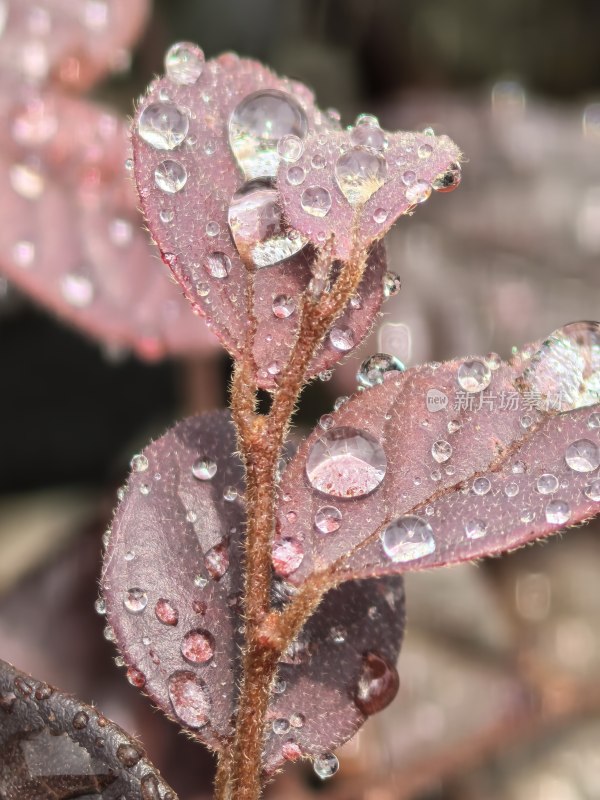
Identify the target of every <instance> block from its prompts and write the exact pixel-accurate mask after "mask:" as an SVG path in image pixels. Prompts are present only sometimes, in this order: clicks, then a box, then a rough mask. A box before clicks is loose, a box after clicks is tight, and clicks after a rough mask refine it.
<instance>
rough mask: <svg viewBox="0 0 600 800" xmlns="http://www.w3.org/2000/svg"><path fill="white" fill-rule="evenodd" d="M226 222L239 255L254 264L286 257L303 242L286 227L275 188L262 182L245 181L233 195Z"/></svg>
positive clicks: (267, 264)
mask: <svg viewBox="0 0 600 800" xmlns="http://www.w3.org/2000/svg"><path fill="white" fill-rule="evenodd" d="M228 221H229V228H230V230H231V235H232V236H233V239H234V241H235V244H236V247H237V250H238V252H239V254H240V256H241V257H242V259H243V260H244V261H246V262H250V263H252V264H254V266H256V267H269V266H271V265H272V264H278V263H279V262H280V261H284V260H285V259H287V258H290V257H291V256H293V255H295V254H296V253H298V252H299V251H300V250H301V249H302V248H303V247H304V245H305V244H306V241H307V240H306V237H304V236H301V235H300V234H299V233H298V231H296V230H290V229H289V228H288V227H287V224H286V223H285V220H284V218H283V214H282V211H281V205H280V202H279V195H278V193H277V190H276V189H274V188H273V187H272V186H270V185H268V184H266V183H265V182H263V181H256V180H255V181H249V182H248V183H246V184H245V185H244V186H243V187H242V188H241V189H240V190H239V191H237V192H236V193H235V194H234V195H233V197H232V199H231V203H230V205H229V211H228Z"/></svg>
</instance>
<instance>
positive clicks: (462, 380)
mask: <svg viewBox="0 0 600 800" xmlns="http://www.w3.org/2000/svg"><path fill="white" fill-rule="evenodd" d="M456 377H457V380H458V384H459V386H460V388H461V389H464V391H465V392H469V393H471V394H474V393H478V392H482V391H483V390H484V389H487V387H488V386H489V385H490V382H491V380H492V371H491V370H490V368H489V367H488V365H487V364H485V363H484V362H483V361H479V360H478V359H473V360H472V361H463V363H462V364H461V365H460V367H459V368H458V373H457V376H456Z"/></svg>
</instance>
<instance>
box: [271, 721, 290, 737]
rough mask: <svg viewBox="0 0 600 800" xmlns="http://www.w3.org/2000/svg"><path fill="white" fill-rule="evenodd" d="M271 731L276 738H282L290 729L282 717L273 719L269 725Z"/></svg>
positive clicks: (287, 722)
mask: <svg viewBox="0 0 600 800" xmlns="http://www.w3.org/2000/svg"><path fill="white" fill-rule="evenodd" d="M271 728H272V729H273V733H274V734H276V735H277V736H283V735H284V734H286V733H287V732H288V731H289V729H290V723H289V721H288V720H287V719H285V718H284V717H280V718H279V719H274V720H273V723H272V725H271Z"/></svg>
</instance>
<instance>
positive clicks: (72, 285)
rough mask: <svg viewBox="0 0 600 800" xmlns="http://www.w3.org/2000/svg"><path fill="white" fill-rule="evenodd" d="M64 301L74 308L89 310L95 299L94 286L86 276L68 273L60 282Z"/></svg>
mask: <svg viewBox="0 0 600 800" xmlns="http://www.w3.org/2000/svg"><path fill="white" fill-rule="evenodd" d="M60 291H61V294H62V296H63V297H64V299H65V300H66V301H67V303H69V305H71V306H73V307H74V308H87V307H88V306H89V305H90V303H91V302H92V300H93V299H94V294H95V289H94V284H93V283H92V282H91V280H90V279H89V278H88V277H87V276H86V275H81V274H78V273H75V272H67V274H66V275H63V277H62V278H61V281H60Z"/></svg>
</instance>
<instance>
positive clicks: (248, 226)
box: [133, 44, 385, 387]
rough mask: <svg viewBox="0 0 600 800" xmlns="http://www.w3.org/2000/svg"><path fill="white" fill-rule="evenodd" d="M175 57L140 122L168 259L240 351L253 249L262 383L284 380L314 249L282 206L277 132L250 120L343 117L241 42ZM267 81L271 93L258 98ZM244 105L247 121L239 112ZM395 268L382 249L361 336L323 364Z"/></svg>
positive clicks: (140, 144)
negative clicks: (225, 49)
mask: <svg viewBox="0 0 600 800" xmlns="http://www.w3.org/2000/svg"><path fill="white" fill-rule="evenodd" d="M166 69H167V76H166V77H164V78H161V79H160V80H158V81H155V82H154V83H153V84H152V85H151V86H150V89H149V91H148V95H147V96H146V97H145V98H144V100H143V101H142V104H141V105H140V108H139V109H138V113H137V116H136V121H135V125H134V130H133V145H134V158H135V170H136V179H137V184H138V189H139V192H140V197H141V201H142V207H143V211H144V213H145V215H146V218H147V220H148V225H149V227H150V230H151V232H152V235H153V236H154V238H155V239H156V241H157V243H158V245H159V247H160V250H161V253H162V257H163V259H164V261H165V262H166V263H167V264H168V265H169V267H170V269H171V271H172V272H173V274H174V275H175V277H176V278H177V280H178V281H179V282H180V283H181V284H182V286H183V287H184V290H185V293H186V295H187V297H188V299H189V300H190V302H191V303H192V305H193V306H194V307H195V308H196V309H198V310H199V311H200V312H201V313H202V314H204V315H206V316H207V319H208V322H209V324H210V325H211V326H212V327H213V328H214V330H215V332H216V333H217V334H218V336H219V337H220V338H221V339H222V341H223V343H224V344H225V346H226V347H227V349H228V350H229V351H230V352H231V353H232V354H233V355H234V356H239V354H240V353H241V351H242V350H244V347H245V341H246V325H247V317H248V314H247V311H246V291H247V288H248V285H249V280H250V278H249V273H248V270H247V268H246V266H244V260H245V261H246V262H247V263H250V262H252V263H251V266H252V268H253V269H254V268H255V278H254V281H255V296H256V298H257V300H256V303H255V307H254V313H255V316H256V318H257V323H258V331H257V336H256V344H255V348H254V354H253V355H254V358H255V361H256V362H257V368H258V377H259V380H260V383H261V385H263V386H265V387H269V386H271V387H272V386H273V385H274V384H275V383H276V375H277V372H278V369H279V368H280V366H281V365H282V364H283V363H285V361H286V360H287V356H288V354H289V349H290V347H291V345H292V343H293V341H294V333H295V331H296V329H297V325H298V314H297V313H296V308H297V306H298V304H299V297H300V295H301V293H302V292H303V291H304V290H305V289H306V287H307V285H308V282H309V280H310V277H311V272H310V267H311V263H312V261H313V260H314V250H313V249H311V248H310V247H308V246H304V244H305V242H304V240H303V239H302V237H300V236H298V235H297V233H296V232H295V231H290V229H289V227H288V225H287V223H286V222H285V220H283V219H282V218H281V212H280V203H279V199H278V195H277V192H276V191H275V189H274V188H273V181H274V178H275V175H276V172H277V164H278V162H279V160H280V157H279V155H278V151H277V149H276V147H277V140H276V139H272V140H269V144H268V145H266V144H265V140H263V141H262V143H260V142H259V141H258V140H257V139H253V138H252V137H250V136H248V135H245V134H243V131H244V130H247V126H249V125H257V126H259V127H260V126H261V125H262V126H263V130H264V129H265V119H269V117H268V115H269V114H271V119H270V121H272V122H273V121H274V125H275V131H276V134H275V135H276V136H277V137H281V136H282V133H283V132H287V131H295V132H296V133H297V134H298V135H299V137H302V136H304V135H305V133H306V132H307V131H314V132H317V133H320V134H322V135H328V134H329V133H330V132H331V130H332V129H333V128H334V123H333V122H332V120H331V119H329V118H328V117H326V116H323V115H322V114H321V112H320V111H318V109H316V107H315V106H314V100H313V96H312V94H311V93H310V92H309V90H308V89H307V88H306V87H304V86H302V85H301V84H299V83H295V82H293V81H289V80H287V79H285V78H279V77H278V76H276V75H275V74H273V73H272V72H270V71H269V70H267V69H266V68H265V67H263V66H261V65H260V64H258V63H257V62H254V61H248V60H243V59H239V58H238V57H237V56H235V55H234V54H231V53H228V54H226V55H223V56H221V57H220V58H218V59H216V60H213V61H210V62H208V63H207V64H205V63H204V56H203V54H202V51H201V50H199V49H198V48H196V47H194V46H193V45H185V44H184V45H175V47H174V48H172V49H171V51H170V52H169V53H168V54H167V57H166ZM258 91H261V92H263V95H262V96H261V98H262V99H260V100H258V101H254V100H253V98H250V100H248V98H249V97H250V95H253V93H254V92H258ZM254 102H256V106H253V103H254ZM275 105H276V106H277V114H278V115H279V116H277V114H275V112H274V110H273V107H274V106H275ZM244 109H245V111H244ZM234 112H235V113H236V114H237V115H238V116H237V117H235V118H234V119H233V121H231V120H232V114H234ZM240 116H241V117H242V118H243V120H244V125H245V126H246V127H245V128H244V127H243V125H242V123H241V122H240V123H239V124H238V125H237V126H236V124H235V120H236V119H238V120H239V117H240ZM266 130H269V128H268V127H267V128H266ZM230 140H231V142H230ZM292 141H297V142H299V141H300V139H299V138H297V139H295V140H292ZM234 152H235V155H234ZM242 189H243V192H241V193H239V192H240V190H242ZM234 195H235V197H234ZM230 225H231V230H230ZM384 270H385V263H384V256H383V252H382V251H381V250H378V251H376V252H375V253H374V254H373V255H372V256H371V260H370V266H369V267H368V269H367V272H366V275H365V278H364V280H363V283H362V286H361V288H360V291H359V299H358V301H355V302H354V303H353V304H352V305H351V307H349V308H348V310H347V311H346V323H347V324H348V326H351V328H352V337H351V338H352V340H351V341H349V342H348V347H346V345H345V344H344V350H343V351H341V350H340V349H339V348H338V349H336V348H335V347H333V346H332V345H331V343H329V342H327V343H326V345H325V346H324V347H323V349H322V351H321V353H320V354H319V356H318V357H317V359H316V360H315V362H314V363H313V365H312V367H311V374H315V373H316V372H319V371H321V370H323V369H326V368H327V367H329V366H331V365H332V364H333V363H335V362H337V361H338V360H339V357H340V352H345V351H346V349H352V348H353V347H354V346H355V345H356V344H358V343H359V342H360V340H361V339H362V338H363V337H364V335H365V333H366V332H367V331H368V330H369V328H370V325H371V323H372V320H373V318H374V316H375V313H376V311H377V309H378V308H379V305H380V303H381V300H382V296H383V293H382V279H383V275H384ZM274 306H275V310H274ZM286 314H287V316H286ZM267 345H268V346H267Z"/></svg>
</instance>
